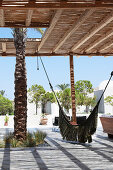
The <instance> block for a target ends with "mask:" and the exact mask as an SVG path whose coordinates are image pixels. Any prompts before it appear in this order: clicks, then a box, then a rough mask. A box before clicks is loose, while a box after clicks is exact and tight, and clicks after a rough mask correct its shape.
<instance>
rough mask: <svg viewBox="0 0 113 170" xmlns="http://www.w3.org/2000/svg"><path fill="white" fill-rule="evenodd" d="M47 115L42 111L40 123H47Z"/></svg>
mask: <svg viewBox="0 0 113 170" xmlns="http://www.w3.org/2000/svg"><path fill="white" fill-rule="evenodd" d="M47 121H48V119H47V115H46V114H45V113H42V116H41V120H40V125H47Z"/></svg>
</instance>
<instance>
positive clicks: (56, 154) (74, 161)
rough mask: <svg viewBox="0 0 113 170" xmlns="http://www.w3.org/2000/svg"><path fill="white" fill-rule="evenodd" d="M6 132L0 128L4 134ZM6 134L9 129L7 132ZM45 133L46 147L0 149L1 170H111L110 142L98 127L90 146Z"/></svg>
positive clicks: (112, 141) (111, 151) (112, 157)
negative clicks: (47, 144)
mask: <svg viewBox="0 0 113 170" xmlns="http://www.w3.org/2000/svg"><path fill="white" fill-rule="evenodd" d="M5 131H6V129H5V130H4V129H0V134H1V135H3V133H5ZM7 131H8V129H7ZM45 131H46V132H47V134H48V135H47V139H46V140H47V142H48V143H49V144H50V146H48V147H39V148H26V149H22V148H21V149H20V148H16V149H14V148H13V149H12V148H5V149H2V148H1V149H0V168H1V169H2V170H19V169H20V170H37V169H40V170H47V169H50V170H79V169H82V170H90V169H91V170H93V169H94V170H113V139H108V138H107V135H106V134H104V133H103V132H102V129H101V128H98V130H97V133H96V134H95V135H94V136H93V142H92V143H91V144H88V143H86V144H79V143H74V142H73V143H69V142H66V141H63V140H62V138H61V136H60V133H59V132H52V130H51V129H48V130H45Z"/></svg>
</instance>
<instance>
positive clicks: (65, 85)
mask: <svg viewBox="0 0 113 170" xmlns="http://www.w3.org/2000/svg"><path fill="white" fill-rule="evenodd" d="M56 87H58V88H59V89H60V90H62V91H64V90H65V89H67V88H68V87H69V84H65V83H64V84H58V85H56Z"/></svg>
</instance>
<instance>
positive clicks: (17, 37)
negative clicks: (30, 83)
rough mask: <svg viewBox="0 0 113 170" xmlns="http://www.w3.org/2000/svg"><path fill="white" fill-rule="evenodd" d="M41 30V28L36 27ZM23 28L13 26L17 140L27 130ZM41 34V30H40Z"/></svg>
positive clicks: (24, 31) (15, 132)
mask: <svg viewBox="0 0 113 170" xmlns="http://www.w3.org/2000/svg"><path fill="white" fill-rule="evenodd" d="M37 30H38V31H41V29H37ZM26 34H27V29H25V28H14V29H13V36H14V45H15V48H16V65H15V99H14V102H15V109H14V136H15V138H16V139H18V140H24V139H26V132H27V78H26V65H25V46H26V39H27V37H26ZM41 34H43V31H41Z"/></svg>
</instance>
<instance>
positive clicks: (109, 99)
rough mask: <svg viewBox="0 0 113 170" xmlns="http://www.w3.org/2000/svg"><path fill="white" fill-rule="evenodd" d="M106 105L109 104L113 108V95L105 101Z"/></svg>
mask: <svg viewBox="0 0 113 170" xmlns="http://www.w3.org/2000/svg"><path fill="white" fill-rule="evenodd" d="M104 101H105V103H107V104H109V105H111V106H112V108H113V95H112V96H107V97H106V98H105V99H104Z"/></svg>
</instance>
